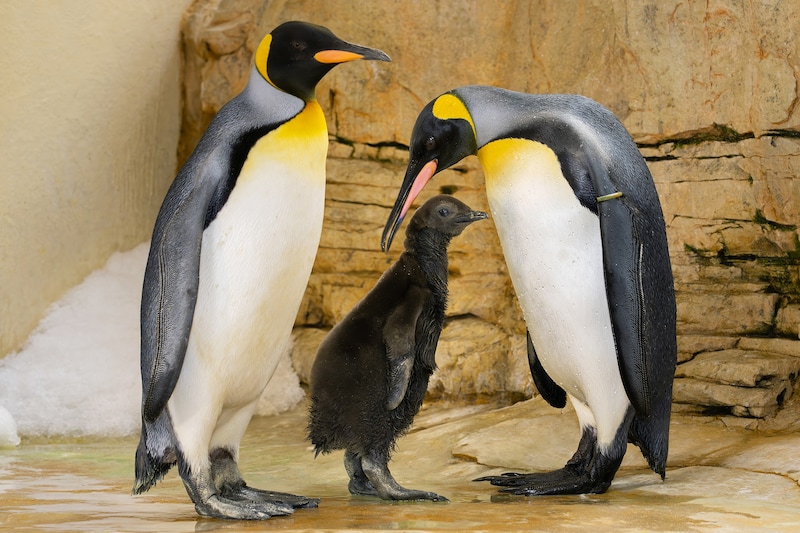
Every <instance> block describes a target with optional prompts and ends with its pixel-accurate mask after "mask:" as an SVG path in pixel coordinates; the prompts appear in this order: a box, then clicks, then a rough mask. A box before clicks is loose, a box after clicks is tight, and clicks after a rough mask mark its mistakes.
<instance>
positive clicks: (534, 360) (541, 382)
mask: <svg viewBox="0 0 800 533" xmlns="http://www.w3.org/2000/svg"><path fill="white" fill-rule="evenodd" d="M526 335H527V337H528V364H529V365H530V367H531V376H533V383H534V385H536V389H537V390H538V391H539V394H541V395H542V398H544V399H545V400H546V401H547V403H549V404H550V405H552V406H553V407H555V408H557V409H562V408H563V407H564V406H565V405H567V393H566V392H564V389H562V388H561V387H559V386H558V384H557V383H556V382H555V381H553V379H552V378H551V377H550V376H549V375H547V372H546V371H545V369H544V368H543V367H542V363H540V362H539V358H538V357H536V350H535V349H534V347H533V341H532V340H531V333H530V331H528V332H526Z"/></svg>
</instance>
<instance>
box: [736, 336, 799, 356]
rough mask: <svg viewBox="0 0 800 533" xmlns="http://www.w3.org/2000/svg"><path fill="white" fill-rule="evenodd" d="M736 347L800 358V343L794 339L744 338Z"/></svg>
mask: <svg viewBox="0 0 800 533" xmlns="http://www.w3.org/2000/svg"><path fill="white" fill-rule="evenodd" d="M736 347H737V348H739V349H740V350H751V351H757V352H768V353H773V354H781V355H788V356H791V357H797V358H800V341H796V340H793V339H768V338H760V337H743V338H741V339H739V342H738V343H737V344H736Z"/></svg>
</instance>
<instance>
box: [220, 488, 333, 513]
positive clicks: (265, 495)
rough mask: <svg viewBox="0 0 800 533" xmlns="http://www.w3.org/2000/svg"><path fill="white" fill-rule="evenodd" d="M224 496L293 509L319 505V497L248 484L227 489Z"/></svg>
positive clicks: (239, 500) (235, 499)
mask: <svg viewBox="0 0 800 533" xmlns="http://www.w3.org/2000/svg"><path fill="white" fill-rule="evenodd" d="M222 496H223V497H225V498H228V499H230V500H233V501H237V502H253V503H266V504H276V505H288V506H290V507H291V508H292V509H312V508H314V507H318V506H319V498H307V497H305V496H299V495H295V494H289V493H287V492H275V491H271V490H261V489H255V488H253V487H248V486H247V485H244V486H242V487H239V488H236V489H233V490H229V491H225V492H223V493H222Z"/></svg>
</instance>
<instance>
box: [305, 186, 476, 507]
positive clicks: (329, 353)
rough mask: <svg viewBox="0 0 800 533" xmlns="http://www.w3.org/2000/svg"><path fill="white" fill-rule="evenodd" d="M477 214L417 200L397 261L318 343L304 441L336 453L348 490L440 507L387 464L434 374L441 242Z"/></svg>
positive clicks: (443, 259)
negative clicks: (402, 481)
mask: <svg viewBox="0 0 800 533" xmlns="http://www.w3.org/2000/svg"><path fill="white" fill-rule="evenodd" d="M484 218H487V215H486V213H484V212H482V211H473V210H472V209H470V208H469V207H468V206H467V205H465V204H464V203H463V202H461V201H459V200H457V199H456V198H453V197H452V196H448V195H440V196H435V197H433V198H431V199H430V200H428V201H427V202H425V204H424V205H423V206H422V207H420V208H419V209H418V210H417V212H416V213H415V214H414V216H413V218H412V219H411V222H410V224H409V226H408V229H407V230H406V240H405V251H404V252H403V253H402V254H401V255H400V257H399V259H398V260H397V262H396V263H394V264H393V265H392V266H391V267H390V268H389V269H388V270H387V271H386V272H385V273H384V274H383V276H381V278H380V279H379V280H378V283H377V284H376V285H375V287H373V288H372V290H371V291H370V292H369V293H367V295H366V296H365V297H364V299H363V300H361V301H360V302H359V303H358V304H357V305H356V306H355V307H354V308H353V309H352V310H351V311H350V313H349V314H348V315H347V316H346V317H345V318H344V319H342V321H341V322H339V324H337V325H336V326H335V327H334V328H333V329H332V330H331V332H330V333H329V334H328V336H327V337H326V338H325V340H324V341H323V342H322V344H321V345H320V347H319V350H318V352H317V356H316V359H315V360H314V365H313V366H312V369H311V379H310V389H311V407H310V412H309V424H308V434H309V439H310V440H311V442H312V443H313V444H314V448H315V451H316V454H317V455H318V454H320V453H329V452H331V451H333V450H339V449H344V450H345V454H344V465H345V470H347V474H348V475H349V476H350V482H349V485H348V489H349V490H350V493H351V494H354V495H364V496H379V497H381V498H383V499H384V500H432V501H448V500H447V498H445V497H443V496H440V495H438V494H435V493H432V492H424V491H420V490H411V489H406V488H404V487H402V486H400V485H399V484H398V483H397V481H395V479H394V478H393V477H392V474H391V473H390V472H389V469H388V467H387V463H388V462H389V458H390V455H391V452H392V450H393V449H394V444H395V440H396V439H397V437H398V436H399V435H401V434H403V433H405V431H406V430H407V429H408V427H409V426H410V425H411V422H412V421H413V419H414V416H415V415H416V414H417V412H418V411H419V408H420V406H421V405H422V400H423V398H424V396H425V391H426V389H427V387H428V379H429V378H430V375H431V373H432V372H433V371H434V370H435V369H436V360H435V358H434V356H435V353H436V345H437V343H438V341H439V334H440V333H441V331H442V325H443V323H444V316H445V309H446V307H447V246H448V244H449V243H450V240H451V239H452V238H453V237H455V236H456V235H459V234H460V233H461V232H462V231H463V230H464V228H466V227H467V226H468V225H469V224H471V223H472V222H475V221H476V220H482V219H484Z"/></svg>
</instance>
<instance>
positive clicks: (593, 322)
mask: <svg viewBox="0 0 800 533" xmlns="http://www.w3.org/2000/svg"><path fill="white" fill-rule="evenodd" d="M478 155H479V157H480V158H481V162H482V164H483V166H484V170H485V172H486V192H487V196H488V199H489V205H490V207H491V211H492V216H493V217H494V221H495V224H496V226H497V231H498V234H499V237H500V242H501V244H502V247H503V253H504V255H505V258H506V262H507V264H508V269H509V273H510V275H511V280H512V282H513V284H514V289H515V291H516V293H517V297H518V298H519V302H520V305H521V307H522V310H523V313H524V316H525V322H526V325H527V327H528V330H529V332H530V334H531V339H532V340H533V344H534V347H535V348H536V354H537V356H538V357H539V359H540V361H541V363H542V366H543V367H544V369H545V370H546V371H547V373H548V375H549V376H550V377H551V378H553V380H554V381H555V382H556V383H558V384H559V385H560V386H561V387H562V388H563V389H564V390H565V391H566V392H567V393H568V394H569V395H570V396H571V397H572V398H573V400H577V401H579V402H581V403H584V404H586V405H587V406H588V408H589V411H590V412H591V415H593V417H594V419H595V420H587V419H586V418H591V415H584V416H583V417H582V420H581V423H582V424H591V425H593V426H597V427H598V433H599V435H598V437H600V439H599V440H600V441H601V442H603V441H610V439H613V434H611V435H610V436H609V435H607V434H606V433H608V432H612V433H613V431H615V430H616V427H617V426H618V424H619V422H620V421H621V417H622V415H624V412H625V409H626V408H627V403H628V402H627V397H626V395H625V390H624V388H623V385H622V379H621V377H620V373H619V367H618V363H617V355H616V349H615V344H614V338H613V333H612V329H611V319H610V316H609V310H608V305H607V300H606V288H605V280H604V274H603V259H602V242H601V239H600V224H599V219H598V217H597V216H595V215H594V214H593V213H591V212H590V211H589V210H588V209H586V208H585V207H583V206H581V205H580V203H579V202H578V200H577V198H576V197H575V194H574V193H573V191H572V189H571V187H570V186H569V183H568V182H567V181H566V179H565V178H564V177H563V175H562V174H561V168H560V165H559V163H558V160H557V158H556V156H555V154H554V153H553V152H552V151H551V150H550V149H549V148H547V147H546V146H545V145H543V144H540V143H535V142H532V141H525V140H520V139H506V140H500V141H495V142H493V143H490V144H489V145H487V146H485V147H483V148H482V149H481V151H479V153H478ZM606 426H613V427H607V428H606Z"/></svg>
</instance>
